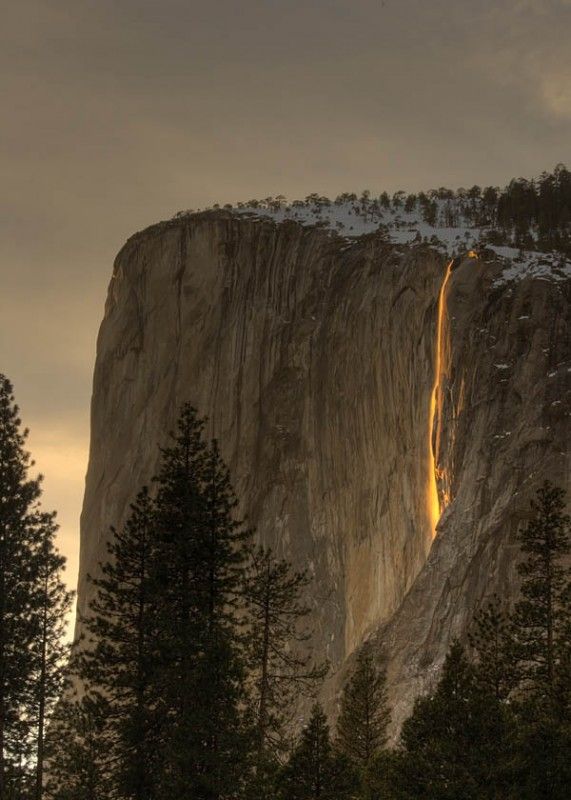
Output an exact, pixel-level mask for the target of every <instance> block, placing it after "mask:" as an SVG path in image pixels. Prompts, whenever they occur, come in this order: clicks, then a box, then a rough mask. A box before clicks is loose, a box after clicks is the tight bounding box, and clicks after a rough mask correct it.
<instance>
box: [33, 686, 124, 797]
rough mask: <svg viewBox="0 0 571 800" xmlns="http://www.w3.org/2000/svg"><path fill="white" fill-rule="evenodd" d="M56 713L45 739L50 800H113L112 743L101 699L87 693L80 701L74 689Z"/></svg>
mask: <svg viewBox="0 0 571 800" xmlns="http://www.w3.org/2000/svg"><path fill="white" fill-rule="evenodd" d="M67 693H68V696H67V698H66V699H65V700H62V701H61V702H60V703H59V704H58V706H57V708H56V710H55V713H54V716H53V719H52V723H51V725H50V729H49V732H48V736H47V738H46V759H47V764H48V770H47V774H48V779H47V781H46V789H45V796H46V798H48V800H111V798H116V797H118V796H119V797H122V796H124V795H117V793H116V791H115V787H114V786H113V777H114V764H113V755H112V753H113V747H112V740H111V738H110V734H109V728H108V726H107V716H106V713H105V711H106V710H105V708H104V706H103V703H102V700H101V698H99V697H97V698H94V697H92V696H91V694H90V693H86V694H84V695H83V696H82V698H81V699H78V698H77V697H76V696H75V695H74V693H73V691H72V689H71V687H68V688H67Z"/></svg>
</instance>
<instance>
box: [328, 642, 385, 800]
mask: <svg viewBox="0 0 571 800" xmlns="http://www.w3.org/2000/svg"><path fill="white" fill-rule="evenodd" d="M389 722H390V710H389V707H388V698H387V689H386V675H385V671H384V670H383V669H381V668H379V667H378V666H377V665H376V664H375V659H374V655H373V652H372V648H371V645H370V644H368V643H367V644H365V645H364V646H363V647H362V648H361V650H360V651H359V653H358V655H357V663H356V665H355V669H354V671H353V674H352V675H351V677H350V678H349V681H348V683H347V684H346V685H345V687H344V690H343V694H342V698H341V713H340V715H339V719H338V721H337V740H336V746H337V748H338V749H339V750H340V751H341V752H342V753H344V754H345V756H347V758H348V759H349V761H350V762H351V763H352V764H353V765H354V766H355V769H356V770H357V772H358V774H359V775H360V777H361V783H362V795H363V796H364V797H370V796H371V791H370V782H369V777H370V770H371V768H372V765H373V762H374V760H375V758H376V756H378V755H379V753H380V751H381V750H382V749H383V748H384V747H385V745H386V742H387V726H388V724H389Z"/></svg>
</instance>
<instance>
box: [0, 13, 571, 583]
mask: <svg viewBox="0 0 571 800" xmlns="http://www.w3.org/2000/svg"><path fill="white" fill-rule="evenodd" d="M569 41H571V0H495V1H494V2H491V1H490V0H433V1H432V2H429V1H428V0H209V2H206V3H205V2H203V0H92V2H85V0H18V2H12V3H6V4H4V8H3V11H2V26H1V30H0V104H1V109H2V124H1V126H0V180H1V188H2V191H1V193H0V372H3V373H5V374H6V375H7V376H8V377H9V378H10V379H11V381H12V382H13V383H14V386H15V391H16V398H17V401H18V403H19V405H20V408H21V414H22V418H23V421H24V423H25V425H26V426H27V427H29V428H30V438H29V442H28V445H29V449H30V450H31V452H32V454H33V456H34V458H35V460H36V469H37V470H39V471H41V472H42V473H43V474H44V475H45V479H44V506H45V508H46V509H54V508H55V509H57V511H58V517H59V521H60V525H61V528H60V532H59V546H60V549H61V550H62V552H63V553H64V554H65V555H66V556H67V558H68V570H67V580H68V583H69V585H70V586H72V587H74V586H75V583H76V575H77V563H78V548H79V513H80V509H81V503H82V497H83V488H84V477H85V471H86V465H87V455H88V446H89V404H90V396H91V380H92V372H93V365H94V358H95V343H96V337H97V330H98V326H99V323H100V321H101V318H102V314H103V306H104V302H105V294H106V289H107V284H108V282H109V279H110V276H111V269H112V264H113V259H114V256H115V254H116V253H117V251H118V250H119V248H120V247H121V246H122V244H123V243H124V241H125V240H126V239H127V238H128V236H130V235H131V234H132V233H134V232H135V231H136V230H141V229H142V228H144V227H146V226H147V225H150V224H152V223H153V222H156V221H158V220H160V219H166V218H168V217H170V216H172V215H173V214H174V213H176V212H177V211H179V210H181V209H188V208H203V207H205V206H208V205H210V204H213V203H216V202H218V203H226V202H235V201H237V200H248V199H250V198H254V197H256V198H261V197H267V196H268V195H277V194H280V193H281V194H285V195H287V196H288V197H290V198H292V199H293V198H297V197H305V196H306V195H307V194H309V193H311V192H319V193H322V194H326V195H328V196H335V195H336V194H338V193H340V192H343V191H356V192H359V191H361V190H363V189H370V190H371V191H372V192H373V193H378V192H381V191H383V190H387V191H389V192H393V191H396V190H397V189H405V190H410V191H413V190H419V189H428V188H432V187H437V186H450V187H451V188H457V187H459V186H465V187H469V186H472V185H474V184H479V185H482V186H483V185H488V184H494V185H500V186H501V185H504V184H505V183H506V182H507V181H508V180H509V179H510V178H511V177H514V176H527V177H531V176H534V175H537V174H539V173H540V172H541V171H542V170H545V169H552V168H553V167H554V166H555V164H556V163H558V162H564V163H566V164H567V165H571V47H569Z"/></svg>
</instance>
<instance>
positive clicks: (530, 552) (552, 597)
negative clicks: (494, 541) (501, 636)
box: [513, 482, 571, 800]
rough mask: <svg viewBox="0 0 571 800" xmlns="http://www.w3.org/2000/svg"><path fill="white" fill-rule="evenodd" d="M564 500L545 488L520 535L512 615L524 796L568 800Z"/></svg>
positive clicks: (570, 670)
mask: <svg viewBox="0 0 571 800" xmlns="http://www.w3.org/2000/svg"><path fill="white" fill-rule="evenodd" d="M564 507H565V503H564V493H563V491H562V490H561V489H559V488H557V487H554V486H552V485H551V484H550V483H549V482H545V483H544V485H543V486H542V488H541V489H540V490H539V491H538V492H537V499H536V500H535V501H533V502H532V511H533V517H532V519H531V520H530V522H529V523H528V525H527V526H526V528H525V529H524V530H523V531H522V532H521V534H520V542H521V549H522V552H523V553H524V554H525V555H526V556H527V558H526V559H525V560H524V561H523V562H522V563H521V564H520V566H519V572H520V575H521V576H522V585H521V594H522V599H521V600H520V601H519V602H518V603H517V604H516V607H515V611H514V614H513V627H514V637H515V644H516V654H517V656H518V670H519V675H520V680H521V685H520V691H519V692H518V693H517V694H516V700H517V701H518V702H517V703H515V704H514V707H515V709H516V711H517V720H518V729H517V734H518V735H517V748H516V759H515V762H516V771H517V776H518V786H519V797H520V798H522V799H524V800H543V799H545V800H563V798H567V797H568V796H569V786H570V785H571V568H570V567H569V562H568V555H569V552H570V549H571V547H570V545H571V542H570V519H569V516H568V515H566V514H564V513H563V510H564Z"/></svg>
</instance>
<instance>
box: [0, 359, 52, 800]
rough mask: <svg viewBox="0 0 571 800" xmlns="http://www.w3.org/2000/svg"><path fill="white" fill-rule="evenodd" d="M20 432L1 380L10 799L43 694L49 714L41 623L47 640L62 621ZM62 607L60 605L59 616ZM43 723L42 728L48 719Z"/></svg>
mask: <svg viewBox="0 0 571 800" xmlns="http://www.w3.org/2000/svg"><path fill="white" fill-rule="evenodd" d="M20 426H21V421H20V419H19V417H18V407H17V406H16V405H15V402H14V396H13V391H12V386H11V384H10V382H9V381H8V379H7V378H6V377H5V376H3V375H0V797H1V798H4V797H7V796H8V794H9V792H10V791H11V786H10V784H11V783H12V784H13V782H14V780H16V781H17V782H18V783H20V782H21V780H20V777H16V778H15V777H14V776H21V775H22V774H23V773H24V772H26V771H27V762H29V761H30V760H32V759H33V757H34V756H33V749H34V744H33V743H34V738H35V731H36V727H37V724H38V719H37V708H35V704H36V702H37V701H38V699H39V701H40V702H42V695H43V702H44V707H45V703H46V702H47V703H48V704H49V700H48V694H49V682H48V671H47V670H48V661H47V657H48V651H49V649H50V648H51V645H52V644H53V638H52V639H51V640H50V641H51V643H48V641H47V639H46V640H44V630H43V624H44V622H46V634H47V632H48V630H49V631H50V632H51V633H54V631H55V630H56V629H57V625H58V621H57V619H55V618H54V617H53V613H54V612H55V607H54V608H50V607H49V603H50V599H48V602H47V605H46V594H45V591H44V590H45V586H46V582H45V566H46V555H47V556H49V558H51V559H52V560H51V564H52V567H53V574H54V575H56V576H57V574H58V573H59V570H60V568H61V565H62V560H61V559H59V557H58V556H57V555H55V553H54V551H53V536H54V531H55V522H54V514H50V513H46V512H43V511H42V510H41V508H40V506H39V498H40V495H41V488H40V482H41V477H38V478H37V479H35V480H30V479H29V478H28V471H29V469H30V468H31V467H32V466H33V462H32V461H31V460H30V456H29V454H28V453H27V452H26V451H25V450H24V445H25V441H26V437H27V434H28V432H27V430H21V427H20ZM54 580H57V578H54ZM56 605H57V603H56ZM64 606H65V603H64V604H63V606H60V611H61V612H62V613H64V610H65V609H64ZM46 615H47V616H46ZM56 617H57V614H56ZM48 618H49V620H50V622H48V621H47V620H48ZM52 623H53V625H54V626H55V627H52ZM44 644H45V646H46V650H45V653H46V660H45V663H44V668H45V675H44V678H45V680H44V685H43V687H40V688H39V690H38V686H37V681H38V664H40V671H41V664H42V658H41V653H42V652H43V646H44ZM38 648H39V649H38ZM56 650H57V648H56ZM39 653H40V660H39V661H38V654H39ZM52 655H53V651H52ZM50 657H51V656H50ZM56 661H57V656H56ZM40 716H41V720H42V724H43V719H44V714H43V712H42V713H41V714H40ZM40 747H41V744H40ZM12 788H13V787H12Z"/></svg>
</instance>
